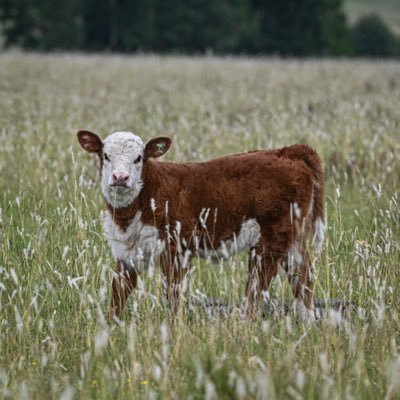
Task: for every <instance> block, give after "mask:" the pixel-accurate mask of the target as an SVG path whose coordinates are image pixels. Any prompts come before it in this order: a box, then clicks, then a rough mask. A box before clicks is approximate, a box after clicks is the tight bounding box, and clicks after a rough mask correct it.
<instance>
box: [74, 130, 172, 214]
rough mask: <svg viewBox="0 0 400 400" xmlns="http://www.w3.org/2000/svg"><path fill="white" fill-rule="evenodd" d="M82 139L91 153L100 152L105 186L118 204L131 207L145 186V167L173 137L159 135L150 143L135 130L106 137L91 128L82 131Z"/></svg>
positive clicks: (107, 195)
mask: <svg viewBox="0 0 400 400" xmlns="http://www.w3.org/2000/svg"><path fill="white" fill-rule="evenodd" d="M77 136H78V141H79V143H80V145H81V146H82V147H83V148H84V149H85V150H86V151H88V152H89V153H97V155H98V156H99V158H100V166H101V189H102V192H103V195H104V197H105V199H106V201H107V202H108V203H109V204H110V205H111V206H112V207H114V208H122V207H127V206H128V205H129V204H131V203H132V202H133V201H134V200H135V199H136V197H137V196H138V194H139V192H140V191H141V189H142V187H143V181H142V170H143V166H144V164H145V163H146V162H147V160H148V159H149V158H155V157H160V156H162V155H163V154H164V153H165V152H166V151H167V150H168V149H169V147H170V146H171V139H169V138H166V137H158V138H155V139H152V140H150V141H149V142H148V143H147V144H146V145H145V144H144V143H143V141H142V139H140V137H138V136H136V135H134V134H133V133H132V132H114V133H112V134H111V135H109V136H108V137H107V138H106V139H105V140H104V141H103V140H101V139H100V137H99V136H98V135H96V134H95V133H92V132H89V131H79V132H78V134H77Z"/></svg>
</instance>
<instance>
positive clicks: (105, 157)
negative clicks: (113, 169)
mask: <svg viewBox="0 0 400 400" xmlns="http://www.w3.org/2000/svg"><path fill="white" fill-rule="evenodd" d="M104 159H105V160H106V161H110V159H109V158H108V155H107V154H106V153H104Z"/></svg>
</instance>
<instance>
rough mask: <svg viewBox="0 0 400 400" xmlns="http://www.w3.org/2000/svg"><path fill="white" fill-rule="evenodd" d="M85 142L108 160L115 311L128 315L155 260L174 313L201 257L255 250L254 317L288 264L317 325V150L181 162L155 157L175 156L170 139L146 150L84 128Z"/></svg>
mask: <svg viewBox="0 0 400 400" xmlns="http://www.w3.org/2000/svg"><path fill="white" fill-rule="evenodd" d="M78 140H79V143H80V144H81V146H82V147H83V148H84V149H85V150H86V151H88V152H90V153H97V154H98V156H99V158H100V165H101V188H102V192H103V195H104V198H105V201H106V206H107V211H106V212H105V215H104V233H105V237H106V238H107V240H108V242H109V244H110V246H111V250H112V252H113V254H114V257H115V258H116V260H117V273H116V275H115V277H114V280H113V285H112V290H113V295H112V301H111V310H110V311H111V314H116V315H118V316H119V315H120V314H121V312H122V310H123V307H124V305H125V302H126V300H127V297H128V296H129V294H130V292H131V291H132V289H133V288H135V286H136V284H137V274H138V273H140V272H142V271H144V270H146V269H148V268H149V266H151V265H154V263H155V262H156V261H157V260H160V264H161V268H162V270H163V273H164V275H165V278H166V279H165V282H166V295H167V299H168V300H169V302H170V304H171V306H172V309H173V310H175V311H176V308H177V304H178V299H179V290H180V286H181V283H182V280H183V278H184V276H185V273H186V271H187V270H188V269H189V268H190V261H191V258H192V257H193V256H196V255H200V256H205V257H211V258H213V259H221V258H223V259H228V258H229V257H231V256H232V255H233V254H235V253H237V252H240V251H243V250H248V251H249V267H248V281H247V286H246V293H245V299H246V301H245V307H246V312H247V315H249V316H251V315H253V314H254V313H255V311H256V309H257V305H258V303H259V301H260V299H261V298H262V292H263V291H265V290H266V289H267V288H268V286H269V284H270V282H271V280H272V278H273V277H274V276H275V275H276V274H277V272H278V266H279V265H283V266H284V268H285V269H286V272H287V275H288V279H289V282H290V284H291V287H292V290H293V294H294V296H295V310H296V312H297V314H298V315H299V317H300V318H301V319H310V318H311V319H313V318H314V297H313V272H312V266H311V259H310V254H309V251H308V246H307V243H308V239H311V242H312V244H313V247H314V248H315V249H316V250H318V251H319V250H320V249H321V247H322V243H323V240H324V231H325V225H324V176H323V171H322V168H321V161H320V159H319V157H318V155H317V154H316V152H315V151H314V150H312V149H311V148H310V147H308V146H306V145H294V146H288V147H283V148H281V149H275V150H261V151H253V152H248V153H243V154H236V155H229V156H225V157H221V158H217V159H215V160H211V161H206V162H200V163H184V164H176V163H171V162H157V161H154V160H152V159H153V158H157V157H160V156H162V155H163V154H164V153H165V152H166V151H167V150H168V149H169V147H170V145H171V140H170V139H169V138H165V137H159V138H155V139H152V140H150V141H149V142H148V143H147V144H144V143H143V141H142V140H141V139H140V138H139V137H138V136H136V135H134V134H133V133H131V132H115V133H112V134H111V135H109V136H108V137H107V138H106V139H105V140H104V141H102V140H101V139H100V138H99V136H97V135H96V134H94V133H91V132H88V131H79V132H78Z"/></svg>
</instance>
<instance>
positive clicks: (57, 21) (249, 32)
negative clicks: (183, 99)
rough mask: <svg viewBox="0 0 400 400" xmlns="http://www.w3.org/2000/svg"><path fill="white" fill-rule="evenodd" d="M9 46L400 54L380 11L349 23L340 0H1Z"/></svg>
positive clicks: (1, 23)
mask: <svg viewBox="0 0 400 400" xmlns="http://www.w3.org/2000/svg"><path fill="white" fill-rule="evenodd" d="M0 27H1V31H2V37H3V42H4V46H5V47H10V46H18V47H22V48H24V49H30V50H39V51H51V50H78V51H105V50H106V51H116V52H136V51H142V52H159V53H167V52H173V53H185V54H199V53H204V52H214V53H219V54H224V53H230V54H233V53H239V54H276V55H282V56H308V55H311V56H324V55H329V56H335V55H346V56H349V55H362V56H377V57H381V56H388V57H395V56H398V55H399V54H400V40H399V38H398V37H396V35H395V34H394V33H392V31H391V30H390V29H389V28H388V27H387V25H386V24H385V23H384V21H383V20H382V19H381V18H380V17H378V16H375V15H371V16H368V17H363V18H362V19H360V20H358V21H357V22H356V23H355V24H354V25H353V26H349V24H348V23H347V21H346V17H345V14H344V11H343V4H342V0H183V1H182V0H141V1H139V0H63V1H57V0H53V1H52V0H0Z"/></svg>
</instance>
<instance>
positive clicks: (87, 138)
mask: <svg viewBox="0 0 400 400" xmlns="http://www.w3.org/2000/svg"><path fill="white" fill-rule="evenodd" d="M76 135H77V136H78V141H79V143H80V145H81V146H82V147H83V148H84V149H85V150H86V151H88V152H89V153H99V152H100V151H101V149H102V148H103V142H102V141H101V139H100V138H99V137H98V136H97V135H96V134H95V133H92V132H89V131H79V132H78V133H77V134H76Z"/></svg>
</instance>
